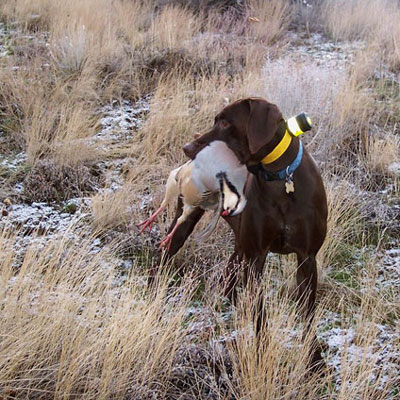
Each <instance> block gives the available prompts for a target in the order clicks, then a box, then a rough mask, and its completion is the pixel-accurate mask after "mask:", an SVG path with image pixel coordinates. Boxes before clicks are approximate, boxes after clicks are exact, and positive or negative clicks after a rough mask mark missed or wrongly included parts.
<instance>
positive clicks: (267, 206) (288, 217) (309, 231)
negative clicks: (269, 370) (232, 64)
mask: <svg viewBox="0 0 400 400" xmlns="http://www.w3.org/2000/svg"><path fill="white" fill-rule="evenodd" d="M214 140H222V141H224V142H226V143H227V145H228V147H230V148H231V149H232V150H233V152H234V153H235V154H236V155H237V157H238V159H239V160H240V161H241V163H243V164H246V165H247V167H248V169H249V170H250V172H252V174H250V179H249V181H248V184H247V188H246V197H247V199H248V201H247V206H246V208H245V209H244V211H243V212H242V213H241V214H240V215H238V216H235V217H227V218H225V219H226V221H227V222H228V223H229V225H230V226H231V227H232V229H233V231H234V233H235V251H234V254H233V255H232V256H231V257H230V260H229V263H228V266H227V269H226V271H225V276H224V284H225V287H226V293H225V294H231V295H233V294H234V293H235V286H236V284H237V282H238V273H239V272H240V271H238V268H237V266H238V265H241V269H242V270H243V275H244V280H245V282H246V281H247V280H248V279H249V277H250V275H251V276H252V278H254V279H261V275H262V272H263V267H264V262H265V258H266V256H267V254H268V252H270V251H271V252H274V253H279V254H289V253H295V254H296V255H297V261H298V267H297V276H296V277H297V287H298V298H299V300H301V303H302V304H303V308H304V309H305V311H306V315H307V317H309V320H310V321H311V320H312V318H313V315H314V310H315V296H316V289H317V264H316V255H317V253H318V250H319V249H320V247H321V246H322V243H323V241H324V239H325V235H326V226H327V202H326V195H325V190H324V186H323V183H322V179H321V176H320V173H319V171H318V168H317V166H316V165H315V163H314V161H313V159H312V157H311V156H310V155H309V154H308V153H307V150H306V149H304V148H303V145H302V144H301V141H300V139H299V138H298V137H295V136H293V135H290V134H289V133H288V131H287V127H286V123H285V121H284V119H283V118H282V114H281V112H280V111H279V109H278V107H277V106H276V105H274V104H271V103H269V102H267V101H266V100H264V99H261V98H247V99H242V100H239V101H236V102H234V103H232V104H230V105H229V106H227V107H225V108H224V109H223V110H222V111H221V112H220V113H219V114H218V115H217V116H216V117H215V123H214V126H213V127H212V129H211V130H210V131H209V132H207V133H205V134H204V135H202V136H200V137H198V138H196V139H195V140H193V141H192V142H190V143H188V144H186V145H185V146H184V148H183V150H184V152H185V154H186V155H187V156H188V157H189V158H191V159H193V158H194V157H195V156H196V154H197V153H198V152H199V151H200V150H201V149H203V148H204V147H205V146H207V145H208V144H209V143H211V142H212V141H214ZM181 213H182V204H180V202H178V208H177V215H176V217H175V220H176V219H177V218H178V217H179V215H180V214H181ZM202 215H203V210H201V209H196V210H195V211H193V213H192V214H191V215H190V216H189V218H188V219H187V220H186V221H185V223H184V224H182V225H181V226H180V227H179V229H178V230H177V231H176V233H175V236H174V238H173V240H172V244H171V247H170V249H169V253H168V256H172V255H174V254H175V253H176V252H177V251H178V250H179V248H180V247H181V246H182V245H183V243H184V242H185V240H186V239H187V237H188V236H189V235H190V233H191V232H192V230H193V228H194V226H195V225H196V223H197V222H198V221H199V219H200V218H201V216H202ZM174 223H175V221H174V222H173V223H172V226H173V225H174ZM250 272H251V274H250ZM312 363H313V366H314V367H316V366H318V365H322V363H321V353H320V349H319V346H318V345H317V342H316V339H315V344H314V350H313V354H312Z"/></svg>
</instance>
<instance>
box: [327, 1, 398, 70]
mask: <svg viewBox="0 0 400 400" xmlns="http://www.w3.org/2000/svg"><path fill="white" fill-rule="evenodd" d="M322 18H323V20H324V24H325V27H326V29H327V31H328V33H330V34H331V35H332V36H333V37H334V38H335V39H347V40H349V39H350V40H351V39H361V40H365V41H367V42H369V43H371V44H373V45H374V47H375V51H376V52H379V53H380V54H381V56H382V58H383V59H384V60H386V61H388V62H389V65H390V66H391V67H392V68H395V69H398V67H399V62H400V58H399V57H400V53H399V37H400V28H399V26H400V10H399V5H398V2H397V1H395V0H372V1H362V0H351V1H330V0H327V1H325V2H324V3H323V7H322Z"/></svg>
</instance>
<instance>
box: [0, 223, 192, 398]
mask: <svg viewBox="0 0 400 400" xmlns="http://www.w3.org/2000/svg"><path fill="white" fill-rule="evenodd" d="M71 229H72V228H71ZM72 231H73V229H72ZM72 231H71V232H72ZM75 234H77V235H79V233H77V232H75ZM13 240H14V238H13V237H12V236H10V235H8V234H7V233H5V232H4V231H3V232H2V235H1V238H0V248H1V250H2V254H3V255H4V257H2V259H1V261H0V263H1V267H0V270H1V272H0V273H1V282H2V284H1V286H0V298H1V300H0V302H1V304H2V312H1V315H2V317H1V319H2V321H1V327H0V337H1V343H0V393H1V395H2V397H3V396H4V397H3V398H11V397H14V396H16V397H18V398H22V397H24V396H35V397H36V396H38V397H40V396H45V398H47V397H49V398H50V397H53V396H55V397H58V396H62V397H65V398H70V397H74V396H77V395H79V396H82V398H93V399H94V398H109V397H113V396H117V397H121V396H122V397H124V396H127V395H129V394H131V395H133V396H137V395H138V393H141V394H142V395H143V396H145V395H148V393H149V392H151V393H153V394H155V393H158V395H159V396H162V393H164V391H165V390H167V387H165V386H164V384H165V381H166V380H167V379H168V375H169V373H170V372H171V364H172V360H173V358H174V355H175V353H176V350H177V348H178V347H179V346H180V345H181V344H182V340H183V339H184V336H185V334H186V333H185V329H184V325H183V319H184V313H185V309H186V307H187V306H188V301H189V300H190V298H191V293H192V289H191V288H193V285H191V284H189V283H182V285H181V286H180V289H178V288H177V289H176V290H175V289H174V290H172V291H171V290H167V289H168V280H167V278H166V276H165V275H163V276H164V277H160V279H159V280H158V283H157V285H156V286H155V287H154V291H153V292H152V293H147V289H146V288H145V287H144V286H143V284H141V281H140V279H138V276H137V275H135V274H134V273H133V271H132V274H131V275H130V277H129V278H128V279H127V280H126V281H125V283H122V281H121V282H120V281H119V280H118V278H117V275H116V274H115V270H114V268H113V264H112V262H111V261H110V260H111V258H110V254H109V253H108V252H107V251H106V250H102V251H100V253H97V254H94V253H91V240H92V239H86V240H85V239H83V238H82V239H81V240H80V242H79V245H78V244H77V242H75V243H73V242H71V241H70V240H69V239H68V237H67V235H66V236H65V237H63V238H60V239H59V240H54V241H52V242H48V243H47V244H45V245H44V247H43V248H42V249H41V250H39V249H38V248H30V249H28V251H27V253H26V255H25V257H24V260H23V263H22V265H21V267H20V268H19V270H18V272H16V273H15V272H14V271H13V261H14V256H13V250H12V247H11V246H10V243H12V241H13ZM175 296H178V297H176V298H175ZM174 298H175V300H174ZM177 298H179V301H177ZM41 398H43V397H41ZM135 398H137V397H135Z"/></svg>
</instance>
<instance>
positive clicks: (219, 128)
mask: <svg viewBox="0 0 400 400" xmlns="http://www.w3.org/2000/svg"><path fill="white" fill-rule="evenodd" d="M282 120H283V118H282V114H281V112H280V110H279V108H278V107H277V106H276V105H275V104H272V103H269V102H268V101H266V100H264V99H261V98H253V97H252V98H247V99H242V100H238V101H236V102H234V103H232V104H230V105H228V106H227V107H225V108H224V109H223V110H222V111H221V112H220V113H219V114H218V115H217V116H216V117H215V121H214V126H213V127H212V129H211V130H210V131H209V132H207V133H205V134H204V135H201V136H198V137H196V138H195V139H194V140H193V141H191V142H189V143H187V144H186V145H185V146H184V147H183V151H184V152H185V154H186V155H187V156H188V157H189V158H191V159H194V158H195V157H196V154H197V153H198V152H199V151H201V150H202V149H203V148H204V147H205V146H207V145H208V144H209V143H211V142H213V141H215V140H221V141H223V142H225V143H226V144H227V145H228V147H229V148H230V149H231V150H232V151H233V152H234V153H235V154H236V156H237V157H238V159H239V160H240V162H241V163H242V164H249V163H256V162H259V161H260V160H261V159H262V158H263V157H264V156H265V150H264V147H265V146H266V145H267V144H268V143H269V142H270V141H271V139H272V138H273V136H274V135H275V132H276V131H277V129H278V125H279V123H280V122H281V121H282Z"/></svg>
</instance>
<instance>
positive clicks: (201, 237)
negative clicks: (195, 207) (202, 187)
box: [194, 207, 222, 242]
mask: <svg viewBox="0 0 400 400" xmlns="http://www.w3.org/2000/svg"><path fill="white" fill-rule="evenodd" d="M221 211H222V210H221V207H218V208H217V209H216V210H214V216H213V218H212V220H211V221H210V223H209V224H208V225H207V226H206V227H205V228H204V230H203V231H201V232H200V233H199V234H198V235H196V236H195V238H194V239H195V240H198V241H199V242H205V241H206V240H207V239H208V238H209V237H210V236H211V234H212V233H213V232H214V230H215V228H216V227H217V223H218V220H219V217H220V216H221Z"/></svg>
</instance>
